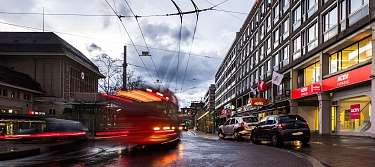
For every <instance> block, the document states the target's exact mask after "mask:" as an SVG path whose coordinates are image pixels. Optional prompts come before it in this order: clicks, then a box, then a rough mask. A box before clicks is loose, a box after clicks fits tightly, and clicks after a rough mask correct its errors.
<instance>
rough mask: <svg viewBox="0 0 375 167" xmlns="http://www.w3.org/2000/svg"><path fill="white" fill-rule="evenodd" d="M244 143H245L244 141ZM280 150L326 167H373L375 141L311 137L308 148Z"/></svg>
mask: <svg viewBox="0 0 375 167" xmlns="http://www.w3.org/2000/svg"><path fill="white" fill-rule="evenodd" d="M194 133H195V134H196V135H199V136H200V137H203V138H207V139H213V140H217V139H219V138H218V137H217V135H214V134H206V133H203V132H194ZM245 142H246V141H245ZM282 149H287V150H292V151H294V152H297V153H303V154H307V155H309V156H312V157H314V158H315V159H317V160H319V161H320V162H321V163H322V164H324V165H326V166H339V167H353V166H361V167H366V166H368V167H370V166H371V167H372V166H375V157H374V155H375V139H373V138H369V137H354V136H330V135H328V136H321V135H317V134H315V135H312V136H311V140H310V145H309V146H302V147H301V146H299V145H294V144H285V145H284V147H283V148H282Z"/></svg>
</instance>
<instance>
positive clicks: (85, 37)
mask: <svg viewBox="0 0 375 167" xmlns="http://www.w3.org/2000/svg"><path fill="white" fill-rule="evenodd" d="M107 1H108V2H109V3H110V5H111V6H113V9H114V10H115V11H116V12H117V13H118V14H120V15H123V16H132V13H131V11H130V10H129V8H128V6H127V4H126V1H125V0H107ZM223 1H226V2H225V3H223V4H221V5H220V6H218V7H217V8H216V9H221V10H223V9H224V10H230V11H235V12H241V13H248V12H249V10H250V8H251V6H252V5H253V4H254V0H195V3H196V4H197V6H198V8H199V9H204V8H209V7H211V6H213V4H219V3H221V2H223ZM127 2H128V3H129V5H130V7H131V9H132V10H133V12H134V13H135V14H136V15H138V16H149V15H159V14H161V15H164V14H168V13H176V12H177V10H176V8H175V7H174V5H173V3H172V2H171V0H127ZM175 2H176V3H177V5H178V6H179V7H180V9H181V10H182V11H191V10H194V6H193V5H192V3H191V1H190V0H175ZM43 8H44V13H45V14H46V15H45V16H44V29H45V31H53V32H56V33H57V34H58V35H59V36H61V37H62V38H63V39H65V40H67V41H68V42H69V43H71V44H72V45H73V46H75V47H76V48H77V49H79V50H80V51H81V52H83V53H84V54H85V55H87V56H88V57H89V58H94V57H95V56H96V55H98V54H101V53H106V54H108V55H109V56H111V57H113V58H118V59H120V58H122V54H123V46H124V45H127V48H128V63H130V64H134V65H137V66H140V67H142V66H143V63H142V62H141V61H140V59H139V57H138V56H137V55H138V54H137V51H138V52H142V51H149V52H150V54H151V55H152V59H153V60H154V63H155V66H154V65H153V63H152V60H151V58H150V57H142V59H143V61H144V63H145V65H146V68H140V67H137V66H128V67H129V70H131V71H134V73H135V75H137V76H142V77H143V79H144V80H146V81H147V82H149V83H154V82H155V81H156V80H160V81H161V84H162V85H163V86H165V87H168V88H170V89H171V90H173V91H176V94H177V96H178V98H179V100H180V103H181V106H182V107H184V106H186V105H188V104H189V102H190V101H191V100H200V99H201V98H202V97H203V95H204V93H205V92H206V91H207V89H208V86H209V84H210V83H214V75H215V73H216V70H217V68H218V66H219V65H220V63H221V61H222V59H223V57H224V56H225V54H226V52H227V50H228V48H229V47H230V45H231V43H232V42H233V40H234V37H235V33H236V31H238V30H239V29H240V27H241V25H242V23H243V21H244V19H245V18H246V16H247V15H246V14H239V13H228V12H221V11H206V12H201V13H200V14H199V19H198V25H197V30H196V34H195V38H194V42H193V43H192V38H193V32H194V25H195V21H196V15H195V14H190V15H184V16H183V26H182V29H181V30H182V31H181V38H180V33H179V30H180V18H179V16H169V17H139V18H138V21H139V25H140V27H141V29H142V32H143V35H144V37H145V41H144V40H143V38H142V34H141V31H140V29H139V27H138V24H137V22H136V20H135V18H134V17H124V18H122V20H123V23H124V25H125V27H126V29H127V31H128V32H129V34H130V38H131V39H132V40H133V42H134V44H135V45H136V49H135V48H134V47H133V45H132V43H131V40H130V38H129V36H128V35H127V33H126V32H125V30H124V28H123V27H122V25H121V24H120V21H119V19H118V18H117V17H114V16H103V15H113V14H114V13H113V11H112V10H111V8H110V7H109V6H108V4H107V3H106V1H105V0H1V5H0V31H40V30H41V29H42V28H43V16H42V15H41V14H38V13H42V12H43ZM15 13H18V14H15ZM20 13H23V14H20ZM25 13H27V14H25ZM30 13H34V14H30ZM77 13H78V14H87V15H102V16H71V15H49V14H77ZM15 25H16V26H15ZM19 26H27V27H28V28H22V27H19ZM30 28H34V29H30ZM146 44H147V46H148V48H146V47H145V46H146ZM179 46H180V50H181V52H180V54H178V52H177V51H178V50H179ZM136 50H137V51H136ZM189 51H191V56H190V59H189V54H188V53H189ZM188 59H189V66H188V67H187V72H186V73H185V69H186V65H187V62H188ZM177 64H178V66H177ZM176 78H177V79H176ZM184 78H185V81H184V82H183V80H184ZM176 81H177V82H176Z"/></svg>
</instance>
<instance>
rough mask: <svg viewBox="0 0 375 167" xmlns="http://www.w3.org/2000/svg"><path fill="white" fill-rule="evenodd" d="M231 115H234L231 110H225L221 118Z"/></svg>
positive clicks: (222, 111)
mask: <svg viewBox="0 0 375 167" xmlns="http://www.w3.org/2000/svg"><path fill="white" fill-rule="evenodd" d="M230 114H232V111H231V110H227V109H223V110H221V112H220V118H225V117H228V116H229V115H230Z"/></svg>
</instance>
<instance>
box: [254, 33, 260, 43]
mask: <svg viewBox="0 0 375 167" xmlns="http://www.w3.org/2000/svg"><path fill="white" fill-rule="evenodd" d="M258 37H259V33H258V32H255V35H254V38H255V39H254V47H255V46H257V45H258V40H259V38H258Z"/></svg>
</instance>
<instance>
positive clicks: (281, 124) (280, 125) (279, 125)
mask: <svg viewBox="0 0 375 167" xmlns="http://www.w3.org/2000/svg"><path fill="white" fill-rule="evenodd" d="M277 128H278V129H284V128H285V124H283V123H280V124H277Z"/></svg>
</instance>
